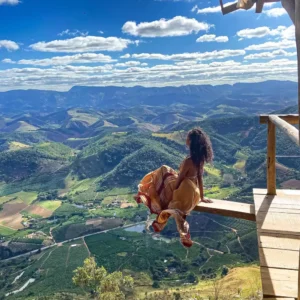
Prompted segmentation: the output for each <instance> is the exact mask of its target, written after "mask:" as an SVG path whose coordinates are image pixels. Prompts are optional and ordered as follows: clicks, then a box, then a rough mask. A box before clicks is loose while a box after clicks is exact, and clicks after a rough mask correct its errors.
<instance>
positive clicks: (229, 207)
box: [194, 199, 255, 221]
mask: <svg viewBox="0 0 300 300" xmlns="http://www.w3.org/2000/svg"><path fill="white" fill-rule="evenodd" d="M212 200H213V203H203V202H201V203H199V204H198V205H197V206H196V207H195V209H194V210H195V211H198V212H205V213H210V214H217V215H221V216H225V217H232V218H238V219H244V220H248V221H255V209H254V205H253V204H247V203H240V202H232V201H225V200H215V199H212Z"/></svg>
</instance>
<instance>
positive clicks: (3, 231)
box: [0, 225, 16, 236]
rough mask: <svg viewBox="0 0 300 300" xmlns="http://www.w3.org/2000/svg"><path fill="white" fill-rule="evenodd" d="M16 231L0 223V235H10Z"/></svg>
mask: <svg viewBox="0 0 300 300" xmlns="http://www.w3.org/2000/svg"><path fill="white" fill-rule="evenodd" d="M15 232H16V230H14V229H12V228H8V227H5V226H2V225H0V236H1V235H2V236H10V235H12V234H14V233H15Z"/></svg>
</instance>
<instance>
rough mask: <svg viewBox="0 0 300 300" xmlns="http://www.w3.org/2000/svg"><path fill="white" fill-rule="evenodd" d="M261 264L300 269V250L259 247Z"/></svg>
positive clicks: (263, 265)
mask: <svg viewBox="0 0 300 300" xmlns="http://www.w3.org/2000/svg"><path fill="white" fill-rule="evenodd" d="M258 251H259V257H260V266H261V267H268V268H278V269H290V270H298V268H299V251H290V250H282V249H269V248H259V249H258Z"/></svg>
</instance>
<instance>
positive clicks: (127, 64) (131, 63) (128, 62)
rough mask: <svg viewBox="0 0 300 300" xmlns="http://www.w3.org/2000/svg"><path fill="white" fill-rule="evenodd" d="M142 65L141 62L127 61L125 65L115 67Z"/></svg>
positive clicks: (119, 64)
mask: <svg viewBox="0 0 300 300" xmlns="http://www.w3.org/2000/svg"><path fill="white" fill-rule="evenodd" d="M139 65H141V63H140V62H139V61H126V62H125V63H118V64H116V65H115V66H116V67H122V68H123V67H136V66H139Z"/></svg>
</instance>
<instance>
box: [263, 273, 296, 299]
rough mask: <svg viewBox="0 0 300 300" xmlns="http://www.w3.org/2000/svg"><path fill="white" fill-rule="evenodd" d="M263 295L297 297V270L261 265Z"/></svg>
mask: <svg viewBox="0 0 300 300" xmlns="http://www.w3.org/2000/svg"><path fill="white" fill-rule="evenodd" d="M261 278H262V286H263V292H264V295H270V296H276V297H294V298H296V297H298V271H295V270H286V269H276V268H266V267H261Z"/></svg>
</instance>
